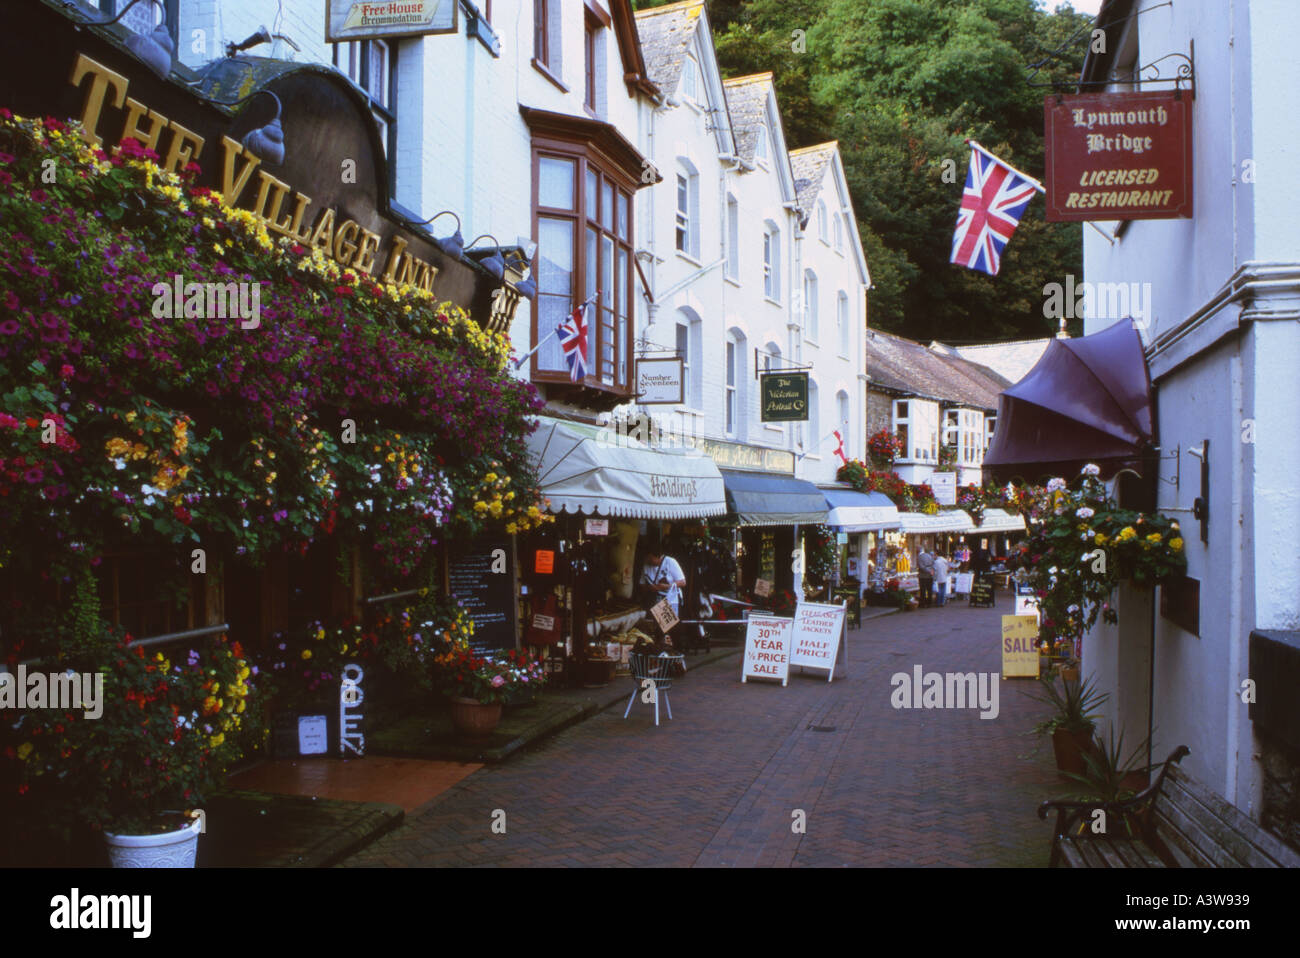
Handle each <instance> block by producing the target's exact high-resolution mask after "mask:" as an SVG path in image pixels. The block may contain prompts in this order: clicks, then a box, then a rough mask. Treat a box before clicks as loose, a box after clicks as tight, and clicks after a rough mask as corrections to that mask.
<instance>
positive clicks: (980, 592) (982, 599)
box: [970, 575, 993, 609]
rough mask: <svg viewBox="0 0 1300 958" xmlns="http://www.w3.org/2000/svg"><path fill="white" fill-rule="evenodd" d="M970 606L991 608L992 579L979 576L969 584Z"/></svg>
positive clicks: (973, 607)
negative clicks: (971, 584)
mask: <svg viewBox="0 0 1300 958" xmlns="http://www.w3.org/2000/svg"><path fill="white" fill-rule="evenodd" d="M970 607H971V608H972V609H980V608H983V609H991V608H993V580H992V579H990V578H989V577H988V576H986V575H982V576H980V577H979V578H978V579H976V580H975V584H974V585H973V586H971V590H970Z"/></svg>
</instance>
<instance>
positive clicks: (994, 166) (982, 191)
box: [950, 143, 1041, 276]
mask: <svg viewBox="0 0 1300 958" xmlns="http://www.w3.org/2000/svg"><path fill="white" fill-rule="evenodd" d="M1039 189H1041V187H1040V186H1039V185H1038V183H1037V182H1035V181H1034V180H1032V179H1030V178H1029V177H1028V176H1025V175H1024V174H1023V173H1021V172H1019V171H1018V170H1014V169H1012V168H1011V167H1009V166H1007V165H1006V164H1004V163H1002V162H1001V161H1000V160H998V159H996V158H995V157H994V156H993V155H992V154H991V153H986V152H985V151H984V150H983V148H982V147H980V146H978V145H977V144H975V143H972V144H971V153H970V170H969V171H967V173H966V189H965V191H964V192H963V193H962V197H961V211H960V212H959V213H958V214H957V232H956V233H955V234H954V236H953V238H952V259H951V260H950V262H953V263H958V264H960V265H961V266H965V267H966V268H967V269H978V270H982V271H983V272H985V273H988V274H989V275H990V276H996V275H998V268H999V267H1000V266H1001V264H1002V250H1003V249H1004V248H1005V247H1006V245H1007V242H1008V241H1009V240H1010V239H1011V234H1012V233H1014V232H1015V231H1016V227H1017V226H1019V225H1020V217H1021V216H1023V215H1024V213H1025V207H1027V206H1028V205H1029V201H1030V200H1032V199H1033V198H1034V193H1035V192H1037V191H1038V190H1039Z"/></svg>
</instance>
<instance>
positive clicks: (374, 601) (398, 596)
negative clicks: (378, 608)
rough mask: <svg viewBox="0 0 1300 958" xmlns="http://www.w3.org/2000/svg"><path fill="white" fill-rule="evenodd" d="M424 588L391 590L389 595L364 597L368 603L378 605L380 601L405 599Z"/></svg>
mask: <svg viewBox="0 0 1300 958" xmlns="http://www.w3.org/2000/svg"><path fill="white" fill-rule="evenodd" d="M422 591H423V590H422V589H407V590H406V591H404V592H389V593H388V594H387V595H372V596H371V597H370V598H368V599H362V600H361V601H362V602H364V603H365V604H366V605H378V604H379V603H380V602H392V601H393V600H394V599H405V598H406V597H407V596H410V595H419V594H420V593H421V592H422Z"/></svg>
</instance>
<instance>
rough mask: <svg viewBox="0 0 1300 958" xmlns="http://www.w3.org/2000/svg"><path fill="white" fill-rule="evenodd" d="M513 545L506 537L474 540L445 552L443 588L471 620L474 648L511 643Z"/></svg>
mask: <svg viewBox="0 0 1300 958" xmlns="http://www.w3.org/2000/svg"><path fill="white" fill-rule="evenodd" d="M514 582H515V567H514V549H513V548H512V547H511V544H510V542H509V541H508V540H478V541H475V542H474V543H472V544H471V545H470V546H469V548H468V549H464V550H462V551H454V552H452V553H450V554H449V555H448V556H447V590H448V592H450V593H451V594H452V595H453V596H455V597H456V598H457V599H460V601H461V604H462V605H463V606H465V611H466V612H468V613H469V617H470V618H471V619H473V620H474V638H473V641H471V642H470V645H471V646H472V647H473V649H474V651H475V652H478V653H483V652H492V651H498V650H501V649H513V648H514V647H515V614H516V609H515V595H514V591H515V590H514Z"/></svg>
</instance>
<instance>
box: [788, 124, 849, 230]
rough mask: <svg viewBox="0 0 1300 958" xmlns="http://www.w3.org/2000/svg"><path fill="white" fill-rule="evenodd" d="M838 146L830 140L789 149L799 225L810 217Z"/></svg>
mask: <svg viewBox="0 0 1300 958" xmlns="http://www.w3.org/2000/svg"><path fill="white" fill-rule="evenodd" d="M838 146H839V144H838V143H837V142H835V141H831V142H830V143H818V144H817V145H816V146H806V147H804V148H803V149H802V150H791V151H790V169H791V170H792V171H793V173H794V191H795V194H796V199H795V202H796V203H797V204H798V205H799V226H800V227H804V226H807V225H808V221H809V220H810V219H811V218H812V215H813V209H814V208H815V207H816V205H817V197H818V195H819V194H820V193H821V191H822V181H823V180H824V179H825V178H826V171H827V170H828V169H830V166H831V160H832V159H833V158H834V156H835V150H836V149H837V148H838Z"/></svg>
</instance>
